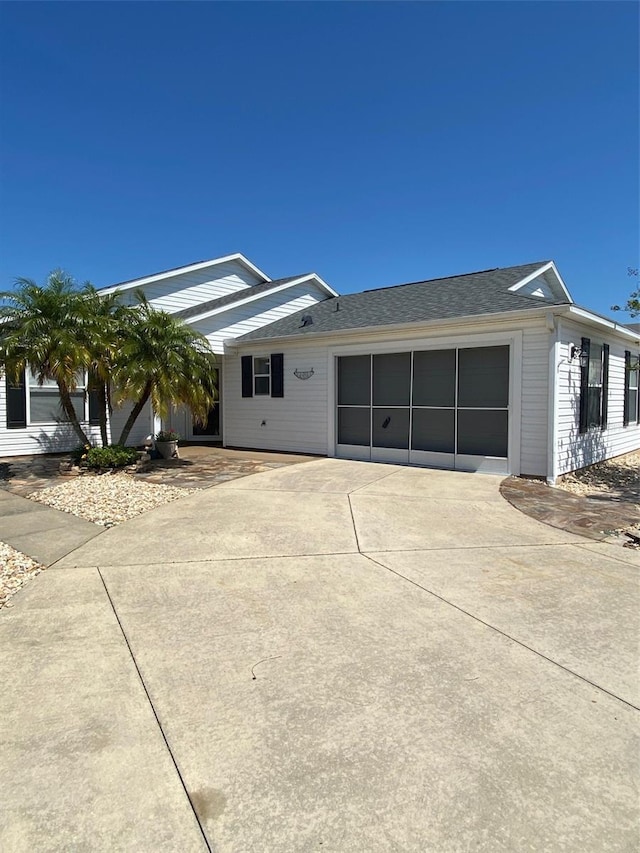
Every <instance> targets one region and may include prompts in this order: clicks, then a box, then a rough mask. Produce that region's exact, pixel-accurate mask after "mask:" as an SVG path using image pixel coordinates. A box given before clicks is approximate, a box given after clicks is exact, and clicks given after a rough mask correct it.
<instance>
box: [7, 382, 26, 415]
mask: <svg viewBox="0 0 640 853" xmlns="http://www.w3.org/2000/svg"><path fill="white" fill-rule="evenodd" d="M6 389H7V429H24V428H25V427H26V425H27V389H26V385H25V381H24V371H23V372H22V374H21V375H20V377H19V378H18V379H17V380H15V379H12V378H10V377H9V376H8V375H7V376H6Z"/></svg>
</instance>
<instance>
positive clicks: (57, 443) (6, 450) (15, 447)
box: [0, 375, 100, 457]
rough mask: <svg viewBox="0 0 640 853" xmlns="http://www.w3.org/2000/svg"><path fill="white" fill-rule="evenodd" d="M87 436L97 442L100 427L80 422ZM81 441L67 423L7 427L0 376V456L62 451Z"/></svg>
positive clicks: (75, 445) (5, 405) (70, 448)
mask: <svg viewBox="0 0 640 853" xmlns="http://www.w3.org/2000/svg"><path fill="white" fill-rule="evenodd" d="M82 428H83V429H84V431H85V433H86V435H87V437H88V438H89V439H90V440H91V441H92V442H93V441H95V442H96V443H100V427H98V426H89V424H87V423H86V422H83V423H82ZM79 444H80V442H79V440H78V436H77V435H76V434H75V432H74V431H73V429H72V427H71V425H70V424H68V423H59V424H33V425H31V426H28V427H26V428H25V429H7V395H6V386H5V379H4V375H0V457H2V456H28V455H32V454H37V453H65V452H67V451H69V450H74V449H75V448H76V447H78V445H79Z"/></svg>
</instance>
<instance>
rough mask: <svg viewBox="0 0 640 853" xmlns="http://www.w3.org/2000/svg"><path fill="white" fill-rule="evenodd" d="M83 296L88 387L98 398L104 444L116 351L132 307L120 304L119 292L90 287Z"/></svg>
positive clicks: (103, 441) (107, 439)
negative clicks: (88, 362) (105, 292)
mask: <svg viewBox="0 0 640 853" xmlns="http://www.w3.org/2000/svg"><path fill="white" fill-rule="evenodd" d="M84 298H85V309H86V310H85V313H84V316H85V317H86V324H85V327H84V336H85V340H86V344H87V348H88V350H89V354H90V358H91V363H90V366H89V374H88V390H89V393H90V394H94V395H95V399H96V401H97V406H98V419H99V422H100V437H101V439H102V445H103V447H106V446H107V444H108V443H109V436H108V431H107V424H108V419H109V418H110V417H111V415H112V413H113V406H112V403H111V396H112V383H113V369H114V364H115V360H116V352H117V349H118V346H119V345H120V342H121V340H122V337H123V335H124V334H126V331H125V330H126V329H127V327H128V314H129V312H130V311H131V309H130V308H129V307H128V306H125V305H122V304H121V303H120V299H121V294H120V292H119V291H115V292H114V293H110V294H101V293H99V292H98V291H97V290H95V289H93V288H85V291H84Z"/></svg>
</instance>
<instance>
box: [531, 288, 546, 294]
mask: <svg viewBox="0 0 640 853" xmlns="http://www.w3.org/2000/svg"><path fill="white" fill-rule="evenodd" d="M531 295H532V296H544V291H543V290H542V288H541V287H538V288H536V289H535V290H534V291H532V293H531Z"/></svg>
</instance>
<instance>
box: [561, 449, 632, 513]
mask: <svg viewBox="0 0 640 853" xmlns="http://www.w3.org/2000/svg"><path fill="white" fill-rule="evenodd" d="M558 485H559V486H560V487H561V488H562V489H566V491H568V492H573V494H575V495H592V494H607V495H609V496H610V497H611V498H614V499H617V500H626V501H629V503H635V504H638V505H640V452H636V453H627V454H626V455H625V456H619V457H618V458H617V459H609V460H607V461H606V462H598V463H597V464H595V465H590V466H589V467H588V468H583V469H582V470H581V471H574V473H573V474H566V475H565V476H564V478H563V479H562V481H561V482H560V483H559V484H558Z"/></svg>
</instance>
